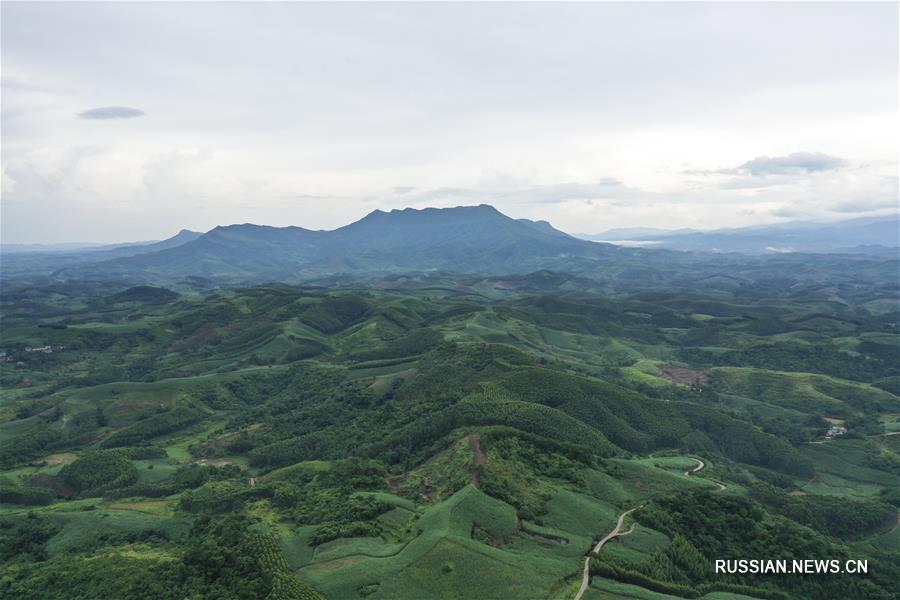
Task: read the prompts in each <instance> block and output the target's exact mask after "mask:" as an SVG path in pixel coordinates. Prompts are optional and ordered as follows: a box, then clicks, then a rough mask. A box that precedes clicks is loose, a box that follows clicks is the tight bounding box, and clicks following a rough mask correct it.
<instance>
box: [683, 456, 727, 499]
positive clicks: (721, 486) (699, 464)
mask: <svg viewBox="0 0 900 600" xmlns="http://www.w3.org/2000/svg"><path fill="white" fill-rule="evenodd" d="M694 460H696V461H697V466H696V467H694V468H693V469H688V470H687V471H685V472H684V474H685V475H693V474H694V473H696V472H698V471H700V470H701V469H703V468H705V467H706V463H705V462H703V461H702V460H700V459H699V458H695V459H694ZM709 481H710V482H711V483H714V484H716V485H717V486H718V487H719V491H720V492H721V491H722V490H724V489H725V484H724V483H719V482H718V481H713V480H712V479H710V480H709Z"/></svg>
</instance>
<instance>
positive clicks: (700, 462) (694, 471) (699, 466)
mask: <svg viewBox="0 0 900 600" xmlns="http://www.w3.org/2000/svg"><path fill="white" fill-rule="evenodd" d="M694 460H696V461H697V466H696V467H694V468H693V469H688V470H687V471H685V472H684V474H685V475H690V474H691V473H696V472H697V471H700V470H701V469H703V468H704V467H705V466H706V463H705V462H703V461H702V460H700V459H699V458H695V459H694Z"/></svg>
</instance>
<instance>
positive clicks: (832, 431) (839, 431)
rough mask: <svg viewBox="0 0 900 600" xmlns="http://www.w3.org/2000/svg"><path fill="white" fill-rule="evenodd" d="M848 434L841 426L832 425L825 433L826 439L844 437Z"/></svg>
mask: <svg viewBox="0 0 900 600" xmlns="http://www.w3.org/2000/svg"><path fill="white" fill-rule="evenodd" d="M845 433H847V428H846V427H843V426H841V425H832V426H831V427H829V428H828V431H826V432H825V437H827V438H833V437H836V436H839V435H844V434H845Z"/></svg>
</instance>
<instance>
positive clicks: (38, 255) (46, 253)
mask: <svg viewBox="0 0 900 600" xmlns="http://www.w3.org/2000/svg"><path fill="white" fill-rule="evenodd" d="M202 235H203V234H202V233H200V232H197V231H189V230H187V229H182V230H181V231H179V232H178V233H177V234H175V235H174V236H172V237H170V238H168V239H165V240H161V241H157V242H134V243H126V244H3V245H2V246H0V256H2V260H0V275H2V278H4V279H6V278H10V277H17V278H20V277H23V276H26V277H28V276H31V277H43V276H46V275H48V274H50V273H52V272H54V271H58V270H60V269H62V268H67V267H70V266H73V265H83V264H94V263H99V262H102V261H108V260H112V259H115V258H122V257H128V256H137V255H139V254H145V253H148V252H159V251H160V250H167V249H169V248H175V247H177V246H180V245H182V244H186V243H188V242H192V241H194V240H196V239H197V238H199V237H200V236H202Z"/></svg>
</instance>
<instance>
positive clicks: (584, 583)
mask: <svg viewBox="0 0 900 600" xmlns="http://www.w3.org/2000/svg"><path fill="white" fill-rule="evenodd" d="M636 510H637V507H634V508H632V509H630V510H626V511H625V512H623V513H622V514H621V515H619V521H618V523H616V527H615V529H613V530H612V531H610V532H609V533H607V534H606V537H605V538H603V539H602V540H600V541H599V542H597V545H596V546H594V549H593V550H591V553H590V554H588V555H587V556H585V557H584V573H583V575H582V577H581V587H580V588H578V593H577V594H575V600H581V597H582V596H583V595H584V593H585V592H586V591H587V589H588V586H589V585H590V584H591V556H592V555H594V554H598V553H599V552H600V550H602V549H603V546H604V544H606V542H608V541H609V540H611V539H613V538H615V537H619V536H620V535H628V534H629V533H631V532H632V531H633V530H634V525H632V526H631V529H629V530H628V531H622V525H623V523H624V522H625V517H627V516H628V515H629V514H630V513H632V512H634V511H636Z"/></svg>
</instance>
